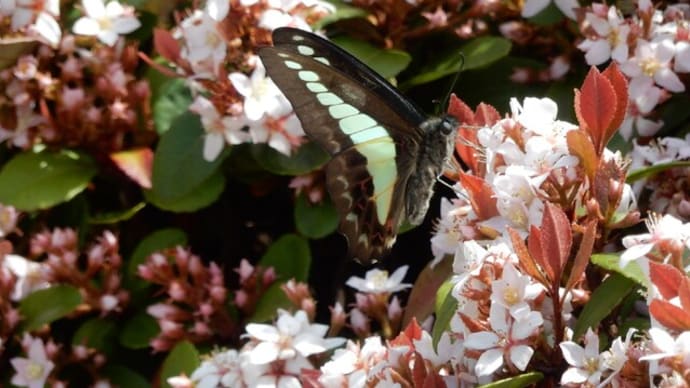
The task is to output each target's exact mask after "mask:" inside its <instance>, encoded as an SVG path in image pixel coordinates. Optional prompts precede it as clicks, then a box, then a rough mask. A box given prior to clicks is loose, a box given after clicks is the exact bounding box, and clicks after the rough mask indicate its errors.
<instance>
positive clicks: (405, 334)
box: [391, 318, 422, 348]
mask: <svg viewBox="0 0 690 388" xmlns="http://www.w3.org/2000/svg"><path fill="white" fill-rule="evenodd" d="M421 338H422V328H421V327H420V326H419V324H418V323H417V320H416V319H414V318H412V321H410V323H409V324H408V325H407V327H406V328H405V330H403V331H402V332H401V333H400V334H398V336H397V337H395V338H394V339H393V340H391V344H392V345H394V346H409V347H410V348H414V342H413V341H414V340H419V339H421Z"/></svg>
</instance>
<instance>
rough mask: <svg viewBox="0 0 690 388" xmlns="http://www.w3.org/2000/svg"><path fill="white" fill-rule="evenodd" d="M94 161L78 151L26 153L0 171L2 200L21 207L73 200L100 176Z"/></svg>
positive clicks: (42, 207) (30, 208) (41, 206)
mask: <svg viewBox="0 0 690 388" xmlns="http://www.w3.org/2000/svg"><path fill="white" fill-rule="evenodd" d="M96 172H97V169H96V164H95V163H94V161H93V160H92V159H91V158H90V157H88V156H86V155H82V154H79V153H76V152H71V151H63V152H60V153H52V152H47V151H44V152H39V153H34V152H24V153H21V154H19V155H17V156H15V157H14V158H12V160H10V161H9V162H7V164H5V166H4V167H3V169H2V171H0V202H2V203H4V204H6V205H13V206H15V207H17V208H18V209H20V210H25V211H30V210H37V209H45V208H49V207H51V206H54V205H56V204H58V203H61V202H65V201H69V200H70V199H72V198H74V196H76V195H77V194H79V193H80V192H82V190H84V189H85V188H86V185H88V183H89V181H90V180H91V178H92V177H93V176H94V175H96Z"/></svg>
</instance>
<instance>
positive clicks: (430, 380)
mask: <svg viewBox="0 0 690 388" xmlns="http://www.w3.org/2000/svg"><path fill="white" fill-rule="evenodd" d="M429 372H431V373H427V375H426V378H425V379H424V385H423V386H422V387H423V388H446V387H447V385H446V382H445V381H444V380H443V378H442V377H441V376H439V375H438V374H437V373H436V371H434V370H431V371H429Z"/></svg>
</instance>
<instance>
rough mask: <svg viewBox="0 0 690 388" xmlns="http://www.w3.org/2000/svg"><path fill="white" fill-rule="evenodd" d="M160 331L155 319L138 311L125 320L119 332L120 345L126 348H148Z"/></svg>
mask: <svg viewBox="0 0 690 388" xmlns="http://www.w3.org/2000/svg"><path fill="white" fill-rule="evenodd" d="M158 333H160V327H159V326H158V322H157V321H156V319H155V318H154V317H152V316H150V315H149V314H147V313H145V312H140V313H138V314H137V315H135V316H133V317H132V318H130V319H129V320H127V322H125V324H124V326H123V327H122V331H121V332H120V338H119V339H120V345H122V346H124V347H126V348H128V349H144V348H148V347H149V344H150V343H151V340H152V339H153V338H154V337H155V336H157V335H158Z"/></svg>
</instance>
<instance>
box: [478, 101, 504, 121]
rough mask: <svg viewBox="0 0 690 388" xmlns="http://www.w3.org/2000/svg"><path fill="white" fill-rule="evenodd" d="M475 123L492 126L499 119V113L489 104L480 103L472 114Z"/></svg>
mask: <svg viewBox="0 0 690 388" xmlns="http://www.w3.org/2000/svg"><path fill="white" fill-rule="evenodd" d="M474 119H475V123H476V124H477V125H482V126H492V125H494V124H496V123H497V122H498V121H499V120H500V119H501V114H500V113H498V111H497V110H496V108H494V107H493V106H491V105H489V104H485V103H483V102H482V103H480V104H479V105H478V106H477V111H476V112H475V114H474Z"/></svg>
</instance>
